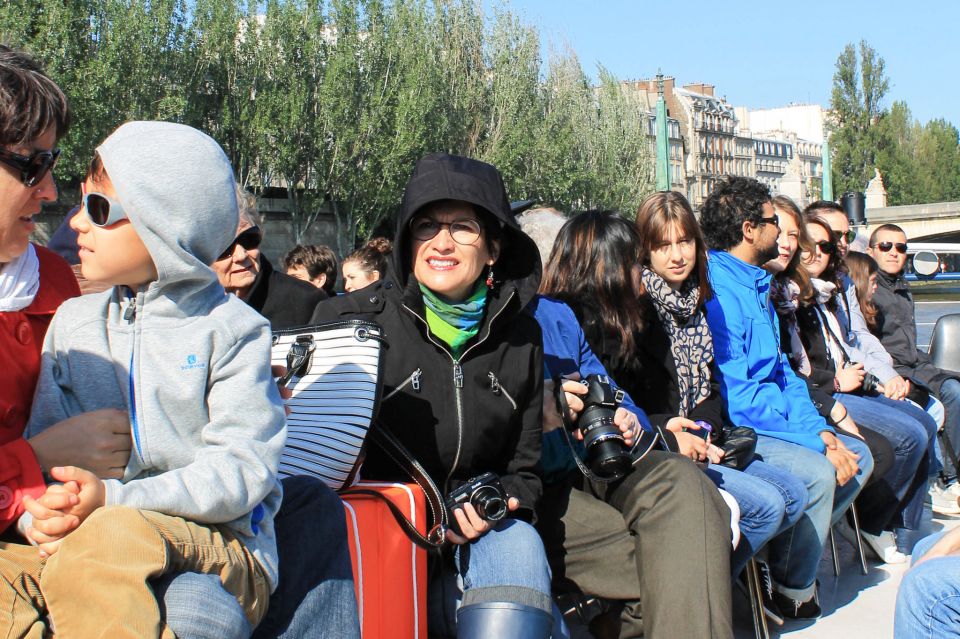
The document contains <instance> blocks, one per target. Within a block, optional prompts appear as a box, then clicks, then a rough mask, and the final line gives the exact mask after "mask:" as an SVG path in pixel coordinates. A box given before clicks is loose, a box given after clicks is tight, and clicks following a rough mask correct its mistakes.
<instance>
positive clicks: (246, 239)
mask: <svg viewBox="0 0 960 639" xmlns="http://www.w3.org/2000/svg"><path fill="white" fill-rule="evenodd" d="M261 241H263V234H262V233H260V227H259V226H251V227H250V228H248V229H246V230H245V231H244V232H243V233H241V234H240V235H238V236H237V237H235V238H234V239H233V241H232V242H230V246H228V247H227V248H226V249H224V251H223V253H221V254H220V257H218V258H217V261H218V262H219V261H220V260H225V259H227V258H228V257H230V256H231V255H233V252H234V251H235V250H236V248H237V245H240V246H242V247H243V250H244V251H252V250H254V249H257V248H260V242H261Z"/></svg>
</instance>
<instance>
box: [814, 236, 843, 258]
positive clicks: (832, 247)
mask: <svg viewBox="0 0 960 639" xmlns="http://www.w3.org/2000/svg"><path fill="white" fill-rule="evenodd" d="M814 245H815V246H816V247H817V248H818V249H820V252H821V253H823V254H824V255H833V254H834V253H835V252H836V250H837V245H836V244H834V243H833V242H828V241H827V240H820V241H819V242H815V243H814Z"/></svg>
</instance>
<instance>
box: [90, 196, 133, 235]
mask: <svg viewBox="0 0 960 639" xmlns="http://www.w3.org/2000/svg"><path fill="white" fill-rule="evenodd" d="M83 211H84V213H86V214H87V219H88V220H90V223H91V224H93V225H94V226H99V227H100V228H103V227H105V226H110V225H112V224H116V223H117V222H119V221H121V220H125V219H127V213H126V211H124V210H123V205H122V204H120V203H119V202H117V201H116V200H114V199H113V198H111V197H109V196H107V195H104V194H103V193H97V192H96V191H90V192H89V193H84V194H83Z"/></svg>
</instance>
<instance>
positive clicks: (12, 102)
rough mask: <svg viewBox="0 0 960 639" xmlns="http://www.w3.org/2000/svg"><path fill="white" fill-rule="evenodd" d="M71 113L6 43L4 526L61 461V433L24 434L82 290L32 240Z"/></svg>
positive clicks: (52, 191) (0, 156) (1, 80)
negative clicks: (59, 321)
mask: <svg viewBox="0 0 960 639" xmlns="http://www.w3.org/2000/svg"><path fill="white" fill-rule="evenodd" d="M69 120H70V115H69V110H68V108H67V103H66V98H65V97H64V95H63V93H62V92H61V91H60V89H59V88H58V87H57V85H56V84H54V83H53V81H52V80H50V79H49V78H48V77H46V76H45V75H44V74H43V72H42V70H41V69H40V67H39V66H37V64H36V63H35V62H34V61H33V60H31V59H30V58H28V57H27V56H25V55H24V54H22V53H20V52H17V51H14V50H12V49H9V48H7V47H3V46H0V353H2V354H3V359H2V361H0V530H4V529H6V528H7V527H8V526H9V525H10V524H11V523H12V522H13V521H15V520H16V518H17V517H19V516H20V514H21V513H22V512H23V507H22V500H23V496H24V495H30V496H33V497H39V496H40V495H42V494H43V492H44V489H45V486H44V481H43V475H42V472H41V463H39V462H38V459H40V460H41V461H42V458H48V460H49V461H51V462H53V463H59V462H58V461H57V460H58V458H59V457H58V454H57V453H56V452H55V450H54V449H55V448H59V444H58V445H57V446H54V445H53V444H54V441H53V439H51V438H50V437H47V438H46V439H44V440H40V441H38V442H37V447H36V448H37V450H34V446H32V445H31V442H28V441H26V440H24V439H23V437H22V435H23V428H24V426H25V424H26V422H27V416H28V415H29V411H30V403H31V401H32V399H33V390H34V386H35V384H36V380H37V373H38V372H39V369H40V347H41V345H42V343H43V337H44V335H45V333H46V331H47V325H48V324H49V323H50V319H51V318H52V317H53V313H54V311H55V310H56V309H57V307H58V306H60V303H61V302H63V301H64V300H65V299H67V298H69V297H73V296H75V295H79V294H80V289H79V287H78V286H77V280H76V278H75V277H74V275H73V271H72V270H71V269H70V267H69V266H68V265H67V263H66V262H65V261H63V260H62V259H61V258H60V257H58V256H57V255H56V254H54V253H52V252H51V251H48V250H47V249H45V248H42V247H39V246H36V245H34V244H31V243H30V241H29V238H30V234H31V233H32V232H33V230H34V227H35V226H36V223H35V221H34V219H33V218H34V216H35V215H36V214H37V213H39V212H40V205H41V203H42V202H44V201H52V200H55V199H56V198H57V187H56V185H55V184H54V182H53V177H52V169H53V166H54V164H56V161H57V157H58V155H59V153H60V151H59V149H57V148H56V144H57V140H58V139H59V138H60V137H61V136H62V135H63V134H64V133H65V132H66V129H67V126H68V125H69ZM58 430H59V429H58ZM41 451H42V452H41Z"/></svg>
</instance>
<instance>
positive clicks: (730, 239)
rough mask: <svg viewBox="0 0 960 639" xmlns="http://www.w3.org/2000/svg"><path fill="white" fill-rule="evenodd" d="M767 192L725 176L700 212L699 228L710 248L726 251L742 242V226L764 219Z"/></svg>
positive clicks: (759, 185) (754, 182)
mask: <svg viewBox="0 0 960 639" xmlns="http://www.w3.org/2000/svg"><path fill="white" fill-rule="evenodd" d="M770 201H771V199H770V189H769V188H767V186H766V185H765V184H763V183H762V182H758V181H757V180H754V179H753V178H745V177H739V176H727V177H725V178H723V179H721V180H720V181H719V182H718V183H717V186H716V188H714V189H713V191H711V192H710V195H708V196H707V199H706V201H705V202H704V203H703V206H702V207H701V208H700V228H701V229H703V235H704V238H706V240H707V244H708V245H709V246H710V248H713V249H717V250H718V251H729V250H730V249H732V248H733V247H735V246H737V245H739V244H740V243H741V242H743V231H742V227H743V223H744V222H747V221H755V220H759V219H760V218H761V217H763V205H764V204H766V203H767V202H770Z"/></svg>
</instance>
